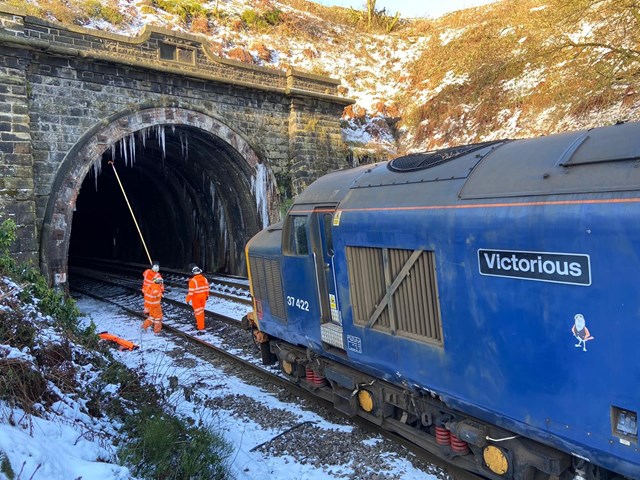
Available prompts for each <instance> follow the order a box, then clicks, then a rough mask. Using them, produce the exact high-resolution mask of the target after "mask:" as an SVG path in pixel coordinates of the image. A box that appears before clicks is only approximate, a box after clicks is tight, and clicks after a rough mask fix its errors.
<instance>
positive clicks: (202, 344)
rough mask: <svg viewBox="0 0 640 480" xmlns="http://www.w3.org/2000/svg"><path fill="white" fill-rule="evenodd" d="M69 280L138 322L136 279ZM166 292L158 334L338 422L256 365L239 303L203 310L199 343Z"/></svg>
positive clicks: (452, 469)
mask: <svg viewBox="0 0 640 480" xmlns="http://www.w3.org/2000/svg"><path fill="white" fill-rule="evenodd" d="M163 273H164V272H163ZM70 282H71V283H70V287H71V290H72V292H75V293H78V294H83V295H86V296H89V297H93V298H96V299H98V300H101V301H103V302H107V303H110V304H113V305H116V306H118V307H119V308H121V309H123V310H125V311H127V312H128V313H129V314H131V315H133V316H137V317H139V318H141V319H142V318H144V315H143V314H142V312H141V310H142V297H141V294H140V285H139V283H140V282H139V281H138V279H135V280H133V279H131V278H129V277H127V276H126V275H125V276H124V277H118V276H117V274H115V273H114V272H96V271H91V270H88V269H78V268H74V269H73V273H72V275H70ZM172 293H173V292H169V293H168V294H165V297H164V298H163V313H164V316H165V318H164V321H163V330H165V331H166V332H168V333H169V334H171V335H176V336H179V337H181V338H182V339H184V340H185V341H187V342H189V343H191V344H193V345H195V346H197V347H198V348H199V349H201V351H202V355H203V356H204V357H207V356H210V355H213V356H215V357H217V358H219V359H222V360H223V361H224V362H228V363H230V364H233V365H234V370H239V371H242V372H243V373H244V374H245V375H250V376H253V377H256V378H259V379H260V381H262V382H266V383H267V384H269V385H271V386H273V385H277V386H278V387H280V388H282V389H284V390H286V391H287V392H288V393H290V394H291V395H295V396H296V397H302V398H304V399H306V400H307V401H308V402H309V403H310V404H314V405H320V406H322V407H324V408H325V409H327V410H329V411H331V412H333V414H334V415H336V416H337V417H340V418H344V417H343V416H342V414H340V413H339V412H337V411H335V410H333V405H332V404H331V403H330V402H327V401H324V400H321V399H318V397H316V396H314V395H312V394H311V393H310V392H308V391H307V390H305V389H302V388H300V387H298V386H296V385H294V384H292V383H290V382H289V381H288V380H286V378H285V377H283V376H282V374H281V372H280V369H279V368H277V367H274V366H271V367H268V366H264V365H262V362H261V358H260V352H259V349H258V347H257V346H256V345H255V344H254V342H253V337H252V335H251V334H250V332H248V331H246V330H243V329H242V327H241V323H240V319H241V317H242V315H241V312H243V311H246V310H247V307H246V306H245V305H244V304H241V303H238V308H239V310H238V314H237V315H235V316H229V315H225V314H221V313H218V312H215V311H213V310H212V309H207V311H206V312H205V315H206V322H205V323H206V331H207V340H205V339H203V338H202V336H201V334H202V333H201V332H199V331H197V330H195V322H194V321H193V314H192V311H191V307H190V306H189V305H187V304H185V303H184V302H182V301H180V300H178V299H174V298H169V297H171V295H172ZM175 296H177V297H179V298H182V299H184V295H182V293H178V294H177V295H175ZM211 334H212V335H213V337H214V338H215V340H213V341H211V340H210V335H211ZM349 420H350V421H351V422H353V423H354V424H357V425H358V426H360V427H361V428H363V429H365V430H367V431H369V432H371V433H374V434H379V435H381V436H384V437H386V438H388V439H390V440H392V441H393V442H395V443H397V444H400V445H402V446H403V447H404V448H406V449H407V450H409V451H411V452H412V453H413V454H414V455H415V456H416V457H417V458H419V459H420V461H422V462H424V463H427V464H431V465H435V466H436V467H438V468H440V469H442V470H443V471H446V472H447V473H448V474H449V476H450V477H451V478H453V479H455V480H481V479H482V477H479V476H477V475H474V474H471V473H469V472H466V471H464V470H462V469H460V468H458V467H456V466H454V465H451V464H447V463H445V462H443V461H442V460H440V459H438V458H437V457H434V456H433V455H431V454H429V453H427V452H425V451H424V450H422V449H420V448H419V447H417V446H415V445H414V444H412V443H410V442H407V441H406V440H404V439H402V438H401V437H399V436H397V435H394V434H392V433H389V432H386V431H384V430H381V429H380V428H378V427H377V426H375V425H372V424H371V423H369V422H367V421H365V420H363V419H360V418H358V417H356V418H350V419H349Z"/></svg>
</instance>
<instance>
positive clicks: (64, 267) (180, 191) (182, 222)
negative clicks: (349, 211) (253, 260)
mask: <svg viewBox="0 0 640 480" xmlns="http://www.w3.org/2000/svg"><path fill="white" fill-rule="evenodd" d="M109 162H113V165H114V166H115V167H116V168H115V170H116V171H117V173H118V176H119V177H120V178H121V181H122V184H123V186H124V188H125V191H126V193H127V196H128V197H129V200H130V204H131V206H132V209H133V210H134V212H135V214H136V218H138V220H139V224H140V229H141V230H142V232H143V236H145V237H147V236H148V237H149V240H148V241H147V238H145V242H146V243H147V246H148V247H149V251H150V255H151V256H152V257H153V259H154V260H156V259H157V260H160V261H161V262H162V263H163V264H164V265H166V266H171V267H174V268H185V267H186V265H187V264H188V263H190V262H195V263H198V264H199V265H201V267H202V268H203V269H205V270H206V271H210V272H213V271H224V272H229V273H236V274H243V273H245V268H246V267H245V262H244V248H243V247H244V244H245V243H246V241H247V240H248V239H249V238H250V237H251V236H252V235H253V234H254V233H256V232H257V231H259V230H260V229H261V228H263V227H264V226H266V224H268V222H269V218H266V216H265V212H267V214H266V215H268V212H272V211H273V209H271V208H270V207H271V204H272V203H273V202H274V200H275V199H274V192H275V191H276V189H275V180H274V179H273V175H269V174H268V175H267V179H268V181H265V182H263V184H260V185H258V184H257V179H258V178H259V177H260V178H264V176H265V175H264V169H266V170H267V171H268V168H267V167H266V165H265V163H264V162H263V161H262V159H261V158H260V156H259V155H258V153H257V152H256V150H255V149H254V148H253V147H252V145H251V144H250V143H249V141H247V140H246V139H245V138H244V137H243V136H242V135H241V134H239V133H238V132H237V131H235V130H234V129H232V128H231V127H229V126H228V124H227V123H225V122H224V121H223V120H222V119H220V118H218V117H216V116H215V115H212V114H209V113H204V112H200V111H197V110H194V109H187V108H181V107H175V106H171V107H166V106H163V107H157V106H147V107H146V108H137V109H135V110H130V111H123V112H120V113H118V114H115V115H112V116H111V117H109V118H106V119H104V120H103V121H102V122H101V123H100V124H99V125H96V126H95V127H94V128H93V129H91V130H90V131H88V132H86V133H85V134H84V135H83V137H82V138H81V139H80V141H78V142H77V143H76V144H75V145H74V147H73V148H72V149H71V150H70V151H69V153H68V154H67V155H66V156H65V158H64V160H63V161H62V163H61V166H60V169H59V170H58V172H57V174H56V177H55V180H54V182H53V186H52V190H51V192H50V196H49V201H48V204H47V207H46V212H45V214H44V221H43V228H42V236H41V257H40V262H41V269H42V271H43V272H45V273H47V274H48V275H49V279H50V281H51V283H53V284H54V285H60V284H64V283H66V281H67V273H68V261H69V256H70V254H71V255H78V256H100V257H105V258H112V259H116V260H128V261H140V262H143V263H145V262H147V261H148V258H147V255H146V252H145V250H144V248H143V245H142V242H141V241H140V240H139V237H138V236H137V233H136V232H135V231H134V228H135V226H134V223H133V220H131V216H130V214H129V213H128V212H127V213H126V215H124V214H123V213H122V212H123V211H124V210H123V208H125V207H126V203H125V202H124V197H123V196H122V193H121V192H119V190H118V192H119V193H118V194H117V195H116V194H115V193H114V192H113V191H110V190H109V189H113V188H118V187H115V180H116V179H115V174H114V172H113V169H112V167H111V166H110V163H109ZM109 172H111V173H109ZM110 175H111V176H112V178H109V176H110ZM105 190H106V191H107V193H106V196H105ZM109 192H110V193H109ZM100 195H103V196H102V197H100V198H96V197H99V196H100ZM118 195H119V196H120V197H118ZM265 207H266V208H265ZM116 210H117V211H118V213H117V214H115V213H114V212H115V211H116ZM125 216H128V219H125ZM74 240H77V241H74ZM96 253H97V255H93V254H96Z"/></svg>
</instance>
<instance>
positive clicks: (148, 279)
mask: <svg viewBox="0 0 640 480" xmlns="http://www.w3.org/2000/svg"><path fill="white" fill-rule="evenodd" d="M142 277H143V280H142V293H144V291H145V290H146V289H147V287H148V286H149V285H151V284H152V283H153V281H154V280H155V279H156V278H162V275H160V272H154V271H153V270H151V269H150V268H147V269H146V270H145V271H144V272H143V273H142ZM162 291H163V292H164V285H163V286H162Z"/></svg>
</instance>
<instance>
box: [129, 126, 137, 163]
mask: <svg viewBox="0 0 640 480" xmlns="http://www.w3.org/2000/svg"><path fill="white" fill-rule="evenodd" d="M129 152H130V154H131V166H132V167H133V164H134V163H135V160H136V134H135V132H134V133H131V134H130V135H129Z"/></svg>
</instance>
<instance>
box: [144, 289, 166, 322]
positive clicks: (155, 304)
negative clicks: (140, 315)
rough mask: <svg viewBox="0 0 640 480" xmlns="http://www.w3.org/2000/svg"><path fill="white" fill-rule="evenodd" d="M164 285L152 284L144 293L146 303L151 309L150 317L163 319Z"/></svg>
mask: <svg viewBox="0 0 640 480" xmlns="http://www.w3.org/2000/svg"><path fill="white" fill-rule="evenodd" d="M161 301H162V285H160V284H158V283H152V284H151V285H149V286H148V287H147V289H146V290H145V292H144V303H145V305H146V306H148V307H149V316H150V317H153V318H162V306H161V304H160V302H161Z"/></svg>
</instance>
